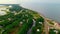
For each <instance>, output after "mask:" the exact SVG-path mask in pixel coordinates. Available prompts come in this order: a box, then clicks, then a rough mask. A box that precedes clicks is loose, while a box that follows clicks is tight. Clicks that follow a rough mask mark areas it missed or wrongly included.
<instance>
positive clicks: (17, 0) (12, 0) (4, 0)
mask: <svg viewBox="0 0 60 34" xmlns="http://www.w3.org/2000/svg"><path fill="white" fill-rule="evenodd" d="M26 2H39V3H60V0H0V4H21V3H26Z"/></svg>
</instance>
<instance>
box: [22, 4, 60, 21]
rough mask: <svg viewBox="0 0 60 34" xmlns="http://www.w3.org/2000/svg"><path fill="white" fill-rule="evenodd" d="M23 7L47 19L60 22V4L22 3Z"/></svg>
mask: <svg viewBox="0 0 60 34" xmlns="http://www.w3.org/2000/svg"><path fill="white" fill-rule="evenodd" d="M21 6H22V7H25V8H28V9H31V10H34V11H37V12H39V13H41V14H43V15H44V16H45V17H47V18H50V19H52V20H55V21H57V22H60V4H55V3H22V4H21Z"/></svg>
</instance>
